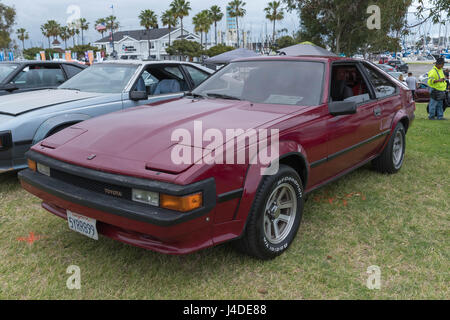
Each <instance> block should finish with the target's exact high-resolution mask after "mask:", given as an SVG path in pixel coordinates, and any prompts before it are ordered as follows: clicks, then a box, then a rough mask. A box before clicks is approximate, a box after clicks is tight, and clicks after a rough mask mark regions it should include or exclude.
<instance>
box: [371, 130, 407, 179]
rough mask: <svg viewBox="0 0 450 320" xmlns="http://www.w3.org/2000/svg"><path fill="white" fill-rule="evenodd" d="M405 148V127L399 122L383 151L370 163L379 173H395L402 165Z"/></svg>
mask: <svg viewBox="0 0 450 320" xmlns="http://www.w3.org/2000/svg"><path fill="white" fill-rule="evenodd" d="M405 150H406V132H405V127H404V126H403V124H402V123H401V122H399V123H398V124H397V126H396V127H395V130H394V132H393V133H392V135H391V137H390V139H389V142H388V144H387V145H386V147H385V148H384V150H383V152H382V153H381V154H380V155H379V156H378V157H377V158H375V159H374V160H373V161H372V165H373V167H374V168H375V170H377V171H379V172H381V173H389V174H393V173H397V172H398V171H399V170H400V169H401V167H402V165H403V161H404V159H405Z"/></svg>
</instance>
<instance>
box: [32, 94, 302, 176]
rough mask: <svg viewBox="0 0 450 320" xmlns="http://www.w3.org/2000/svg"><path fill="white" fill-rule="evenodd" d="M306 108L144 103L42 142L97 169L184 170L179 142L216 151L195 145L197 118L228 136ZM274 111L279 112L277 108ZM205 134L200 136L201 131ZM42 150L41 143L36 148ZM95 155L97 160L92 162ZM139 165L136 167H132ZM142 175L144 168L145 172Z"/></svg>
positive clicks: (205, 127)
mask: <svg viewBox="0 0 450 320" xmlns="http://www.w3.org/2000/svg"><path fill="white" fill-rule="evenodd" d="M299 108H301V107H296V106H281V105H277V106H273V105H257V104H251V103H249V102H243V101H231V100H213V99H205V100H191V99H180V100H176V101H173V102H169V103H166V104H163V105H159V106H143V107H138V108H133V109H130V110H127V111H122V112H116V113H112V114H109V115H105V116H101V117H98V118H94V119H91V120H88V121H85V122H82V123H80V124H77V125H75V126H74V127H72V128H69V129H66V130H63V131H62V132H60V133H57V134H55V135H54V136H52V137H49V138H47V139H46V140H44V141H43V142H42V146H44V147H46V149H44V150H47V151H44V152H45V153H47V152H48V154H49V155H50V156H52V157H54V158H57V159H60V160H62V161H66V162H70V163H74V164H77V165H81V166H86V167H91V168H94V169H104V170H107V171H117V170H118V168H119V167H120V168H121V169H120V170H121V173H122V174H124V172H128V173H129V174H131V175H134V174H136V172H133V171H135V170H137V169H138V168H140V170H145V168H147V169H153V170H155V171H158V170H159V171H163V172H168V173H172V174H174V173H180V172H182V171H184V170H186V169H187V168H189V167H190V166H191V165H188V164H179V165H176V164H174V163H173V162H172V161H171V152H172V149H173V148H174V147H175V146H176V145H180V144H181V145H191V146H194V145H195V146H196V147H198V146H201V148H200V147H198V148H197V149H202V150H209V151H212V150H213V149H214V148H211V147H210V145H211V141H200V142H199V143H194V139H195V134H194V122H195V123H196V124H197V127H198V128H199V126H200V127H201V131H202V133H203V134H204V133H205V132H206V131H207V130H208V129H215V130H216V132H217V130H219V131H220V132H221V133H222V134H223V136H224V141H223V142H225V140H226V130H227V129H242V130H247V129H251V128H253V129H258V128H263V127H264V126H269V125H270V124H271V123H272V124H273V123H274V121H276V120H277V119H279V118H282V117H284V116H287V115H288V114H290V113H292V112H295V111H297V110H298V109H299ZM274 110H275V111H274ZM177 129H178V130H180V129H181V130H182V131H183V132H185V133H186V132H188V136H190V138H191V139H190V140H188V141H187V142H186V141H184V142H180V143H179V140H181V139H179V138H177V137H175V136H176V133H177V131H176V130H177ZM197 137H200V140H202V139H201V134H200V135H197ZM34 149H35V150H36V151H38V152H43V151H42V148H41V147H40V145H37V146H35V148H34ZM92 155H95V159H91V160H88V157H89V156H92ZM133 168H134V169H133ZM141 173H142V172H141Z"/></svg>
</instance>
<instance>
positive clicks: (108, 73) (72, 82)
mask: <svg viewBox="0 0 450 320" xmlns="http://www.w3.org/2000/svg"><path fill="white" fill-rule="evenodd" d="M137 68H138V66H137V65H128V64H106V63H105V64H94V65H93V66H92V67H89V68H87V69H85V70H83V71H81V72H80V73H79V74H77V75H76V76H74V77H73V78H71V79H69V80H68V81H66V82H65V83H64V84H62V85H60V86H59V87H58V88H59V89H71V90H79V91H86V92H99V93H121V92H123V91H124V89H125V87H126V85H127V84H128V83H129V82H130V79H131V78H132V77H133V75H134V74H135V72H136V70H137Z"/></svg>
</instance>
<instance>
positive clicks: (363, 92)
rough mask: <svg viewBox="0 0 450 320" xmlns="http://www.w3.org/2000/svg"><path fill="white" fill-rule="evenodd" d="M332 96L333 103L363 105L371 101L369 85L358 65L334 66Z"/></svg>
mask: <svg viewBox="0 0 450 320" xmlns="http://www.w3.org/2000/svg"><path fill="white" fill-rule="evenodd" d="M330 96H331V100H332V101H354V102H356V103H363V102H366V101H369V100H370V94H369V89H368V86H367V83H366V81H365V80H364V78H363V77H362V75H361V72H360V71H359V69H358V68H357V67H356V65H353V64H346V65H336V66H333V69H332V78H331V90H330Z"/></svg>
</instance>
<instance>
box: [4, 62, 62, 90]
mask: <svg viewBox="0 0 450 320" xmlns="http://www.w3.org/2000/svg"><path fill="white" fill-rule="evenodd" d="M64 81H65V78H64V75H63V72H62V70H61V68H60V67H59V66H58V65H55V66H43V65H42V66H41V65H34V66H33V65H30V66H27V67H25V68H24V69H23V70H22V71H21V72H20V73H19V74H18V75H17V76H16V77H15V78H14V79H13V80H12V83H14V84H15V85H16V86H17V87H19V88H39V87H55V86H59V85H60V84H62V83H64Z"/></svg>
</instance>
